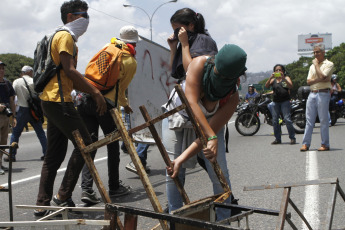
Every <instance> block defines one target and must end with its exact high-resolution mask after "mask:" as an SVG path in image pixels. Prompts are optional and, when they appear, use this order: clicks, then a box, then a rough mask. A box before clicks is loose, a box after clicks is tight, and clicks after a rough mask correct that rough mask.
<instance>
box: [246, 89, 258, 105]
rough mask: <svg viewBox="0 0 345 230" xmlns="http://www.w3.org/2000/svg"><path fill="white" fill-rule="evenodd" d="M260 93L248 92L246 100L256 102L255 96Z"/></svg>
mask: <svg viewBox="0 0 345 230" xmlns="http://www.w3.org/2000/svg"><path fill="white" fill-rule="evenodd" d="M257 95H258V93H257V92H255V91H254V92H253V93H252V94H250V93H249V92H248V93H247V94H246V100H248V102H249V103H254V98H255V97H256V96H257Z"/></svg>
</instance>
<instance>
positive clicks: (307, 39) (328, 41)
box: [298, 33, 332, 55]
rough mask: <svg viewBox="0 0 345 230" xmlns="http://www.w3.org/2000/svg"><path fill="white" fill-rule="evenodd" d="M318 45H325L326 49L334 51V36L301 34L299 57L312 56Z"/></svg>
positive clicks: (299, 36) (328, 34)
mask: <svg viewBox="0 0 345 230" xmlns="http://www.w3.org/2000/svg"><path fill="white" fill-rule="evenodd" d="M316 43H323V44H324V45H325V49H326V51H327V50H330V49H332V34H331V33H324V34H319V33H317V34H301V35H298V54H299V55H312V54H313V47H314V45H315V44H316Z"/></svg>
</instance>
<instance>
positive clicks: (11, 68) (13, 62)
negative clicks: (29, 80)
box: [0, 53, 34, 82]
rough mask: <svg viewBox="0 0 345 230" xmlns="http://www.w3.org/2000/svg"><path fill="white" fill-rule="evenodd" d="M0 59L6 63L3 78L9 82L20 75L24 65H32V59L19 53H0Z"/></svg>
mask: <svg viewBox="0 0 345 230" xmlns="http://www.w3.org/2000/svg"><path fill="white" fill-rule="evenodd" d="M0 60H1V61H2V62H4V63H5V64H6V68H5V78H7V80H9V81H11V82H13V81H14V80H15V79H17V78H18V77H19V76H20V72H21V69H22V67H23V66H24V65H29V66H31V67H33V65H34V59H32V58H30V57H26V56H23V55H20V54H10V53H8V54H0Z"/></svg>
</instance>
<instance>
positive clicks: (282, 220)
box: [276, 187, 291, 230]
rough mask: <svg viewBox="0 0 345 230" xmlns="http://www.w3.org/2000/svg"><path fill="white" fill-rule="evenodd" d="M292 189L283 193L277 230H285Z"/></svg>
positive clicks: (287, 189) (286, 189)
mask: <svg viewBox="0 0 345 230" xmlns="http://www.w3.org/2000/svg"><path fill="white" fill-rule="evenodd" d="M290 192H291V188H290V187H288V188H285V189H284V192H283V198H282V202H281V204H280V211H279V216H278V222H277V225H276V230H283V229H284V224H285V218H286V212H287V207H288V203H289V198H290Z"/></svg>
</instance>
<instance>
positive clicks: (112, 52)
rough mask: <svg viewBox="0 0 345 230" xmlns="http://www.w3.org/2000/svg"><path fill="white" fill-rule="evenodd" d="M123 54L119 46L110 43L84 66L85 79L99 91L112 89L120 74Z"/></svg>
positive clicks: (123, 51)
mask: <svg viewBox="0 0 345 230" xmlns="http://www.w3.org/2000/svg"><path fill="white" fill-rule="evenodd" d="M123 53H128V54H129V53H130V52H129V51H127V50H124V49H122V45H121V44H117V45H116V44H114V43H110V44H109V45H107V46H105V47H104V48H103V49H101V50H100V51H99V52H98V53H97V54H96V55H95V56H93V58H92V59H91V60H90V62H89V63H88V64H87V66H86V70H85V78H86V80H87V81H89V82H90V83H91V84H92V85H93V86H95V87H96V88H97V89H99V90H101V91H107V90H110V89H112V88H113V87H114V86H115V84H116V82H117V78H118V76H119V73H120V67H121V60H122V54H123Z"/></svg>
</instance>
